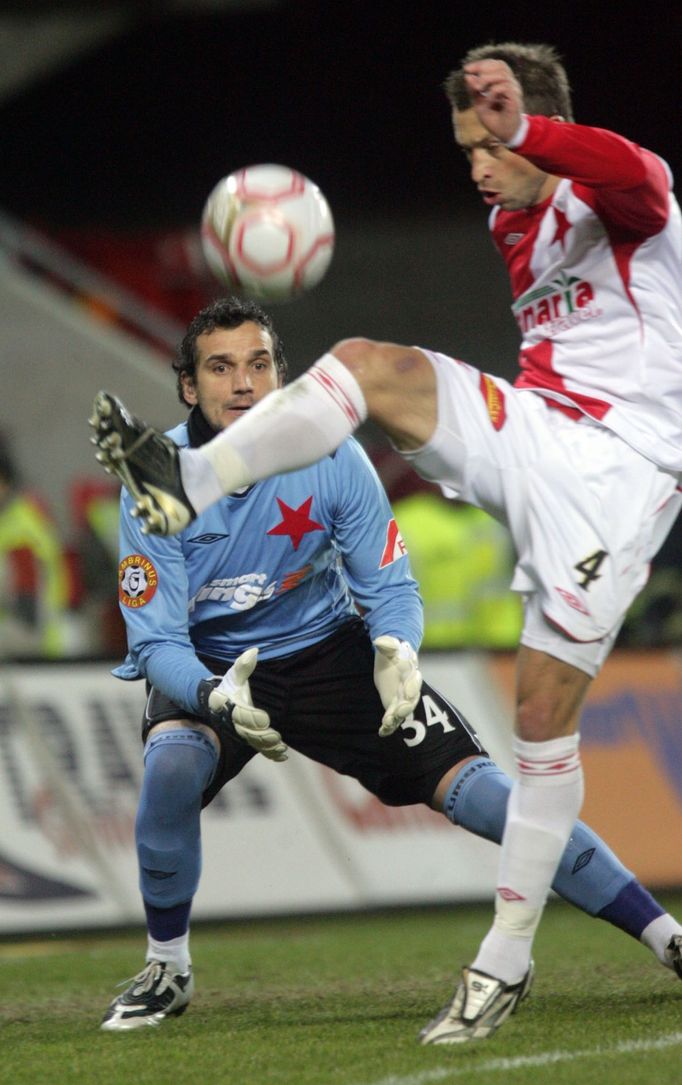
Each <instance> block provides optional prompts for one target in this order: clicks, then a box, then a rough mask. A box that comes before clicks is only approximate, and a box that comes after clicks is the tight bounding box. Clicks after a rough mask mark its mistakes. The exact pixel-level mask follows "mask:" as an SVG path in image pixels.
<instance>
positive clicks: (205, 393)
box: [183, 320, 280, 430]
mask: <svg viewBox="0 0 682 1085" xmlns="http://www.w3.org/2000/svg"><path fill="white" fill-rule="evenodd" d="M279 385H280V378H279V372H278V370H277V366H276V364H275V360H274V356H273V349H272V337H271V335H270V333H269V332H268V331H266V330H265V328H261V327H260V325H259V324H254V323H253V322H252V321H250V320H249V321H247V322H245V323H244V324H240V325H239V327H238V328H216V329H215V330H214V331H212V332H205V333H204V334H203V335H200V336H198V338H197V367H196V374H195V377H194V380H191V379H190V378H189V377H187V376H184V377H183V389H184V394H185V399H186V400H187V402H188V403H190V404H192V405H194V404H198V405H199V408H200V410H201V412H202V414H203V415H204V418H205V419H206V421H207V422H209V423H210V424H211V425H212V426H213V427H214V429H218V430H220V429H226V428H227V427H228V426H231V425H232V423H233V422H236V420H237V419H238V418H241V417H242V415H243V414H244V412H245V411H248V410H249V408H250V407H253V405H254V403H258V402H259V400H261V399H263V397H264V396H267V395H268V393H269V392H272V391H274V390H275V388H278V387H279Z"/></svg>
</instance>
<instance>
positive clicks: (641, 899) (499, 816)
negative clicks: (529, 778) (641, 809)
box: [443, 757, 665, 939]
mask: <svg viewBox="0 0 682 1085" xmlns="http://www.w3.org/2000/svg"><path fill="white" fill-rule="evenodd" d="M511 786H512V781H511V780H510V778H509V777H508V776H507V775H506V773H504V772H503V771H502V769H500V768H499V767H498V766H497V765H496V764H495V763H494V762H493V761H490V760H488V759H487V758H483V757H480V758H477V759H476V760H475V761H470V762H469V763H468V764H466V765H464V766H463V767H462V769H461V770H460V772H459V773H458V774H457V776H456V777H455V779H454V780H453V781H452V783H451V785H450V787H449V789H448V792H447V794H446V796H445V801H444V803H443V813H444V814H445V816H446V817H447V818H448V819H449V820H450V821H451V822H453V824H455V825H460V826H461V827H462V828H463V829H468V830H469V832H472V833H475V834H476V836H482V837H484V838H485V839H486V840H492V841H493V842H494V843H496V844H499V843H500V841H501V839H502V833H503V831H504V824H505V819H506V816H507V801H508V798H509V792H510V791H511ZM552 889H554V891H555V892H556V893H558V894H559V895H560V896H562V897H563V898H564V899H565V900H567V901H570V903H571V904H574V905H575V906H576V907H577V908H581V909H582V910H583V911H584V912H587V913H588V915H591V916H598V917H599V918H601V919H605V920H607V921H608V922H609V923H612V924H613V925H614V926H616V927H619V928H620V930H623V931H625V932H626V933H627V934H631V935H632V937H633V938H637V939H639V937H640V935H641V933H642V931H643V930H644V929H645V927H647V926H648V925H649V923H651V922H652V921H653V920H654V919H657V918H658V917H659V916H662V915H664V914H665V912H664V909H663V908H661V906H660V904H658V902H657V901H656V900H654V898H653V897H652V896H651V894H650V893H649V892H648V891H647V890H646V889H645V888H644V886H642V885H640V883H639V882H638V881H637V879H636V878H635V876H634V874H633V873H632V871H630V870H628V869H627V868H626V867H624V866H623V864H622V863H621V861H620V859H618V857H617V856H616V855H614V853H613V852H612V851H611V849H610V848H609V847H608V846H607V845H606V844H605V843H604V841H603V840H602V839H601V837H599V836H597V834H596V833H595V832H593V831H592V829H590V828H588V826H587V825H585V824H584V822H582V821H576V823H575V826H574V828H573V831H572V833H571V836H570V839H569V841H568V844H567V845H566V849H565V851H564V854H563V855H562V857H561V862H560V864H559V868H558V870H557V872H556V875H555V878H554V881H553V882H552Z"/></svg>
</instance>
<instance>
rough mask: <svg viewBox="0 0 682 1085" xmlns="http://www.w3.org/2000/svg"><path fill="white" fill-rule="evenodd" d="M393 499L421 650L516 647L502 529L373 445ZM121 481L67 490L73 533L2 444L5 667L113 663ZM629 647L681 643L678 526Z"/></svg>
mask: <svg viewBox="0 0 682 1085" xmlns="http://www.w3.org/2000/svg"><path fill="white" fill-rule="evenodd" d="M369 452H370V455H371V458H372V459H373V461H374V464H375V466H376V468H377V470H378V472H379V475H380V477H381V479H382V482H383V484H384V486H385V488H386V491H387V493H388V495H389V498H390V500H391V504H392V506H393V511H394V513H395V517H396V521H397V524H398V527H399V529H400V533H401V535H402V537H403V540H404V542H405V545H406V547H407V550H408V552H409V555H410V560H411V563H412V568H413V571H414V574H415V576H416V578H417V580H418V581H419V584H420V588H421V594H422V598H423V601H424V616H425V636H424V643H423V647H424V649H428V650H444V649H486V650H512V649H514V648H515V646H516V644H517V643H518V636H519V632H520V629H521V603H520V600H519V597H518V596H517V595H516V594H515V593H513V592H511V591H510V590H509V582H510V579H511V574H512V569H513V565H514V555H513V551H512V548H511V544H510V540H509V536H508V534H507V532H506V530H505V528H503V527H502V526H501V525H500V524H498V523H497V522H496V521H495V520H493V519H492V518H491V517H490V516H488V514H487V513H484V512H482V511H480V510H478V509H475V508H473V507H471V506H466V505H462V504H460V503H459V502H457V501H452V500H448V499H446V498H445V497H444V496H443V495H442V494H441V492H440V490H439V489H438V488H437V487H435V486H432V485H430V484H429V483H426V482H423V481H422V480H421V479H419V478H418V476H416V475H415V474H414V472H413V471H411V470H410V469H409V468H408V467H407V466H406V464H405V462H404V461H403V460H402V459H401V457H400V456H398V455H397V454H396V453H394V452H392V451H390V450H387V449H385V448H383V447H382V448H380V449H379V450H372V449H371V448H370V449H369ZM118 498H119V490H118V485H117V484H116V483H113V482H110V481H108V480H107V479H106V478H104V477H102V478H101V479H100V478H99V477H98V476H97V475H96V474H93V476H92V477H83V478H79V479H76V480H74V481H73V482H72V485H71V487H70V492H69V495H68V501H69V505H70V508H69V517H68V522H69V524H70V525H71V530H70V533H69V535H68V537H65V533H64V532H63V531H60V529H59V527H58V524H57V520H56V519H55V517H54V510H52V509H50V507H49V506H48V504H47V503H46V501H45V499H44V497H43V496H42V495H40V494H38V493H35V492H33V491H32V490H30V489H27V488H26V487H25V486H24V485H23V483H22V480H21V473H20V470H19V468H18V467H17V465H16V464H15V462H14V459H13V456H12V452H11V449H10V447H9V444H8V442H7V440H5V439H3V438H2V437H1V436H0V589H1V590H0V659H5V660H36V659H44V660H55V659H117V658H119V657H120V656H121V655H122V654H123V653H124V651H125V632H124V626H123V620H122V618H121V616H120V614H119V610H118V602H117V570H118V542H117V536H118ZM618 643H619V646H620V647H627V648H653V647H675V646H677V647H679V646H682V531H681V530H680V523H679V521H678V523H677V525H676V526H675V528H674V529H673V531H672V532H671V534H670V536H669V537H668V540H667V542H666V543H665V545H664V546H663V548H662V550H661V551H660V552H659V554H658V555H657V557H656V560H655V562H654V564H653V566H652V571H651V576H650V579H649V583H648V585H647V587H646V589H645V590H644V592H642V594H641V595H640V596H639V598H638V599H637V601H636V603H635V604H634V606H633V608H632V610H631V612H630V614H629V615H628V618H627V621H626V623H625V625H624V626H623V629H622V631H621V634H620V637H619V642H618Z"/></svg>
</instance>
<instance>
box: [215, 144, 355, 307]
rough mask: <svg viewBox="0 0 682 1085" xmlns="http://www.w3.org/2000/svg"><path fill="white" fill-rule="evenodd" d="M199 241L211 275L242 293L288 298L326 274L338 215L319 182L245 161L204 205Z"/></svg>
mask: <svg viewBox="0 0 682 1085" xmlns="http://www.w3.org/2000/svg"><path fill="white" fill-rule="evenodd" d="M201 242H202V247H203V251H204V256H205V258H206V262H207V264H208V266H209V268H210V270H211V272H212V273H213V275H214V276H215V277H216V278H217V279H218V280H219V281H220V282H221V283H224V284H225V285H226V286H228V287H230V288H231V289H232V290H234V291H235V292H236V293H238V294H243V295H246V296H248V297H251V298H256V299H258V300H261V301H286V300H288V299H290V298H294V297H296V296H297V295H298V294H302V293H304V292H305V291H306V290H310V288H311V287H313V286H315V285H316V284H317V283H319V281H320V279H322V277H323V276H324V275H325V273H326V271H327V268H328V267H329V263H330V261H331V258H332V253H333V251H334V220H333V218H332V213H331V211H330V209H329V204H328V203H327V201H326V199H325V198H324V196H323V195H322V193H321V192H320V190H319V188H318V187H317V185H316V184H314V183H313V182H312V181H311V180H310V179H309V178H308V177H305V176H304V175H303V174H302V173H298V172H297V171H296V170H293V169H289V167H288V166H277V165H273V164H267V165H260V166H246V167H245V168H244V169H240V170H236V171H235V172H234V173H230V174H229V175H228V176H227V177H223V178H222V180H220V181H219V182H218V184H217V185H216V186H215V188H214V189H213V191H212V192H211V194H210V195H209V197H208V199H207V200H206V203H205V205H204V211H203V215H202V220H201Z"/></svg>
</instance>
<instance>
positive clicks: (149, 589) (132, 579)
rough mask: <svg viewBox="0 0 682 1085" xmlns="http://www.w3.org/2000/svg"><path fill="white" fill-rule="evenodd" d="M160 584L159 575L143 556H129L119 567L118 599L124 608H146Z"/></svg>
mask: <svg viewBox="0 0 682 1085" xmlns="http://www.w3.org/2000/svg"><path fill="white" fill-rule="evenodd" d="M158 584H159V576H158V573H157V571H156V569H155V568H154V565H153V564H152V562H151V561H150V560H149V558H146V557H144V555H143V554H128V556H127V557H125V558H124V559H123V561H122V562H121V564H120V565H119V567H118V597H119V600H120V601H121V603H122V604H123V606H124V607H131V608H132V609H136V608H138V607H145V606H146V605H147V603H150V602H151V600H152V599H153V598H154V595H155V594H156V589H157V587H158Z"/></svg>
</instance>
